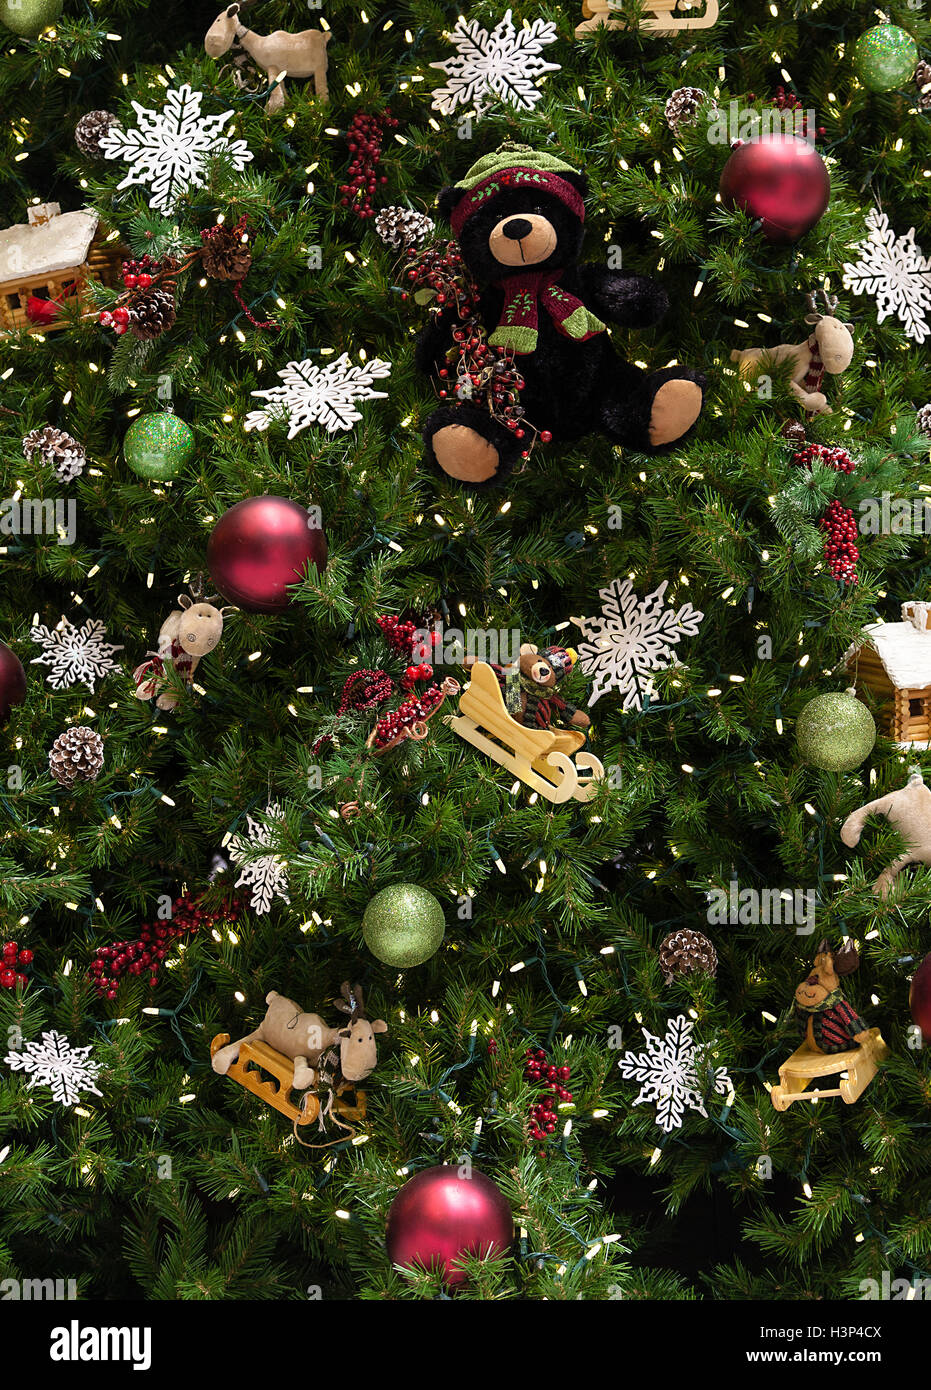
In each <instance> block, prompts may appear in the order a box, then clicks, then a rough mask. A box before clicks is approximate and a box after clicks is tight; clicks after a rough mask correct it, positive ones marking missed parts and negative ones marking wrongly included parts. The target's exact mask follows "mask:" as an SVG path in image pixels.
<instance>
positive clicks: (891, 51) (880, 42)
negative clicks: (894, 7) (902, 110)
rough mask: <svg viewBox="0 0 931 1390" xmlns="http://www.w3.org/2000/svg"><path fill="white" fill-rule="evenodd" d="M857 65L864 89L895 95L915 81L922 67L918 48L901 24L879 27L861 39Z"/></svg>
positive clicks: (854, 60) (858, 42) (856, 47)
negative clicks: (915, 74) (920, 66)
mask: <svg viewBox="0 0 931 1390" xmlns="http://www.w3.org/2000/svg"><path fill="white" fill-rule="evenodd" d="M853 64H854V67H855V68H856V70H857V76H858V77H859V79H860V81H861V82H862V83H863V85H864V87H868V88H869V89H870V91H871V92H891V91H893V90H894V89H895V88H896V87H904V85H905V83H906V82H910V81H911V80H912V77H913V76H914V73H915V68H916V67H917V66H918V45H917V43H916V42H915V40H914V39H913V38H912V36H911V34H909V33H907V32H906V30H905V29H900V28H899V26H898V25H897V24H877V25H876V28H875V29H867V31H866V33H865V34H861V35H860V37H859V38H858V39H857V42H856V46H855V48H854V50H853Z"/></svg>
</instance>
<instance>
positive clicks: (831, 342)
mask: <svg viewBox="0 0 931 1390" xmlns="http://www.w3.org/2000/svg"><path fill="white" fill-rule="evenodd" d="M822 297H823V299H824V307H825V308H826V309H827V311H828V312H827V313H826V314H819V313H818V306H817V300H816V297H815V295H814V294H810V295H809V296H808V307H809V308H810V309H811V313H810V314H806V315H805V322H806V323H810V324H813V325H814V329H815V331H814V335H813V336H814V338H815V341H816V342H817V344H818V351H819V353H820V355H821V361H822V362H823V363H824V370H825V371H826V372H830V373H831V375H832V376H837V375H839V373H840V372H845V371H846V370H847V368H848V367H849V366H850V363H851V362H852V360H853V334H852V333H851V331H850V324H849V323H841V321H840V319H836V318H835V317H834V310H835V309H836V308H837V302H838V301H837V296H836V295H831V296H828V295H827V294H824V293H823V291H822Z"/></svg>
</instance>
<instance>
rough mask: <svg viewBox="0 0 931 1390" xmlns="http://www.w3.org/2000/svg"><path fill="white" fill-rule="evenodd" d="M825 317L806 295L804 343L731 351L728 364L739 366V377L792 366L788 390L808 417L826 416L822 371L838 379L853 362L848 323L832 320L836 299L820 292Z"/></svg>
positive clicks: (814, 300) (813, 298) (826, 407)
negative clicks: (807, 332) (809, 330)
mask: <svg viewBox="0 0 931 1390" xmlns="http://www.w3.org/2000/svg"><path fill="white" fill-rule="evenodd" d="M822 298H823V299H824V307H825V308H826V309H827V311H828V312H827V313H826V314H819V313H818V308H817V303H816V298H815V295H814V294H810V295H809V296H808V307H809V309H810V310H811V313H809V314H806V315H805V322H806V323H810V324H812V326H813V328H814V332H813V333H812V334H811V336H810V337H808V338H807V339H806V340H805V342H804V343H794V344H793V343H780V344H779V346H778V347H773V348H744V349H743V350H742V351H741V350H740V349H738V348H735V349H734V351H733V352H732V353H731V361H732V362H739V363H740V374H741V376H748V377H758V376H760V375H761V374H762V373H763V372H765V371H766V369H767V367H769V366H774V365H777V364H778V363H780V362H791V363H792V381H791V383H790V384H791V387H792V390H793V392H794V393H795V395H796V396H797V397H798V399H799V400H800V401H801V403H802V405H803V406H804V407H805V409H806V411H807V412H808V414H809V415H830V414H832V411H831V407H830V406H829V405H828V403H827V400H826V398H825V396H824V394H823V392H822V390H821V386H822V384H823V381H824V374H825V372H829V373H830V375H831V376H839V375H840V373H841V372H844V371H846V370H847V368H848V367H849V366H850V363H851V361H852V360H853V334H852V333H851V331H850V324H848V323H841V321H840V319H837V318H835V317H834V310H835V309H836V308H837V296H836V295H833V296H831V297H829V296H828V295H826V294H825V293H824V292H823V291H822Z"/></svg>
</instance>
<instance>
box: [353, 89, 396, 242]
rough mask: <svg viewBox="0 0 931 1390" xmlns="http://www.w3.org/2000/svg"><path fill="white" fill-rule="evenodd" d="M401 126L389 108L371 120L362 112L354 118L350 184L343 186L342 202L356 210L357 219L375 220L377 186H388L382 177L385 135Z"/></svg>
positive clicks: (370, 117) (371, 117) (383, 176)
mask: <svg viewBox="0 0 931 1390" xmlns="http://www.w3.org/2000/svg"><path fill="white" fill-rule="evenodd" d="M397 124H398V122H397V118H396V117H395V116H392V114H391V112H390V111H389V110H388V109H387V108H386V109H385V110H384V111H382V112H381V114H380V115H375V116H368V115H365V114H363V113H362V112H359V113H358V114H357V115H355V116H353V118H352V124H351V125H350V127H349V130H348V132H347V134H346V143H347V144H348V146H349V152H350V154H351V155H352V162H351V163H350V165H349V169H348V171H347V174H346V182H345V183H342V184H340V186H339V191H340V195H341V196H340V200H339V202H340V207H344V208H352V210H353V212H354V213H355V214H356V216H357V217H362V218H366V217H374V216H375V209H374V208H373V206H372V197H373V195H374V193H375V185H376V184H377V183H387V182H388V180H387V178H386V177H385V175H384V174H379V173H378V166H379V164H380V163H381V147H382V142H383V140H384V137H385V131H386V130H394V129H395V127H396V126H397Z"/></svg>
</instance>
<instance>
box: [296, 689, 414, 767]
mask: <svg viewBox="0 0 931 1390" xmlns="http://www.w3.org/2000/svg"><path fill="white" fill-rule="evenodd" d="M393 690H394V681H393V680H392V679H391V677H390V676H389V675H388V672H387V671H382V670H378V671H370V670H368V669H364V670H359V671H353V673H352V675H351V676H349V677H348V678H347V680H346V683H345V684H344V686H343V693H342V696H341V698H340V702H339V708H338V709H337V711H336V714H337V718H341V717H342V716H343V715H344V714H348V712H349V711H350V710H358V711H360V712H362V711H365V710H370V709H377V708H378V706H379V705H383V704H384V703H385V701H386V700H387V699H389V698H390V696H391V692H392V691H393ZM332 742H333V735H332V734H321V736H320V737H319V738H318V739H317V741H316V743H315V744H314V746H313V748H312V749H311V750H310V751H311V753H313V754H316V753H318V752H319V750H320V749H321V748H323V747H324V745H326V744H328V743H332Z"/></svg>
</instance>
